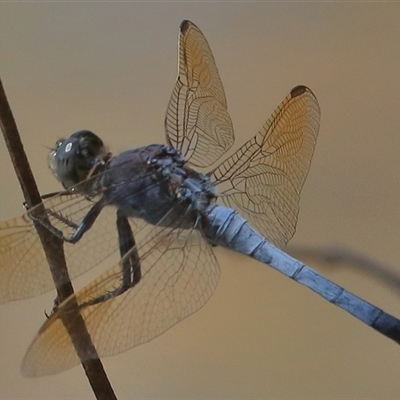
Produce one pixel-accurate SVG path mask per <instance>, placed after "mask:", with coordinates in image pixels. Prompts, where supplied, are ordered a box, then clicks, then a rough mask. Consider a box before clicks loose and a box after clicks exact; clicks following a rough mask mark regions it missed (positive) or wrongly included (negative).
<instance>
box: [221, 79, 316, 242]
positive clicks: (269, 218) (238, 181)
mask: <svg viewBox="0 0 400 400" xmlns="http://www.w3.org/2000/svg"><path fill="white" fill-rule="evenodd" d="M319 122H320V108H319V105H318V101H317V99H316V97H315V96H314V94H313V93H312V91H311V90H310V89H308V88H307V87H305V86H297V87H295V88H294V89H292V91H291V92H290V93H289V95H288V96H286V97H285V98H284V99H283V101H282V102H281V103H280V104H279V105H278V107H277V108H276V109H275V111H274V112H273V113H272V115H271V116H270V117H269V119H268V120H267V122H266V123H265V125H264V126H263V128H262V129H261V130H260V132H259V133H258V135H257V136H255V137H254V138H253V139H252V140H250V141H249V142H247V143H246V144H245V145H244V146H243V147H242V148H241V149H239V150H238V151H237V152H236V153H235V154H233V155H232V156H231V157H229V158H228V159H227V160H226V161H225V162H223V163H222V164H221V165H220V166H219V167H218V168H217V169H216V170H215V171H214V172H213V177H214V179H215V180H216V185H217V190H218V192H219V194H220V195H221V197H220V200H222V202H223V203H224V204H225V205H226V206H228V207H232V208H234V209H236V210H238V211H239V212H240V213H241V214H242V215H243V217H245V218H246V219H248V220H249V222H250V223H251V224H252V225H253V226H254V227H255V228H256V229H257V230H258V231H259V232H260V233H261V234H263V235H264V236H265V237H266V238H267V239H268V240H269V241H271V242H272V243H274V244H275V245H277V246H279V247H284V246H285V245H286V243H287V242H288V241H289V240H290V239H291V237H292V236H293V234H294V232H295V228H296V222H297V217H298V213H299V201H300V191H301V188H302V186H303V184H304V181H305V178H306V176H307V173H308V170H309V168H310V163H311V159H312V156H313V153H314V147H315V143H316V139H317V135H318V131H319Z"/></svg>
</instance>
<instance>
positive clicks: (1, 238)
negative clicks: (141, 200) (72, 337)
mask: <svg viewBox="0 0 400 400" xmlns="http://www.w3.org/2000/svg"><path fill="white" fill-rule="evenodd" d="M121 174H123V170H122V169H121ZM87 182H88V181H86V182H85V184H87ZM123 183H124V182H123V181H122V182H120V184H123ZM76 188H79V186H77V187H76ZM99 197H100V196H96V197H95V198H93V199H92V200H88V199H86V198H85V197H83V196H82V195H79V194H69V195H56V196H54V197H51V198H49V199H46V200H45V201H44V202H43V204H44V210H45V211H44V214H45V216H46V217H48V218H49V220H50V222H51V224H52V225H53V226H54V227H55V228H57V229H58V230H60V231H61V232H63V234H64V236H70V235H71V234H72V232H73V231H74V229H73V227H72V226H71V225H73V224H75V225H79V223H80V222H81V221H82V219H83V218H84V217H85V215H86V214H87V212H88V211H89V210H90V208H91V207H92V206H93V205H94V202H95V201H96V200H98V198H99ZM34 212H35V209H34V208H33V209H31V210H29V211H28V213H26V214H25V215H22V216H20V217H17V218H13V219H10V220H8V221H3V222H0V304H1V303H5V302H8V301H11V300H19V299H24V298H28V297H32V296H35V295H39V294H41V293H45V292H46V291H49V290H51V289H53V288H54V283H53V279H52V276H51V273H50V270H49V266H48V263H47V260H46V256H45V253H44V251H43V248H42V245H41V243H40V240H39V237H38V236H37V233H36V230H35V227H34V225H33V222H32V220H31V218H30V217H29V215H32V214H33V213H34ZM40 216H41V215H38V217H40ZM56 216H58V217H56ZM60 216H61V217H63V218H65V219H64V220H63V219H60V218H59V217H60ZM115 221H116V216H115V209H114V208H113V207H105V208H104V209H103V210H102V212H101V213H100V215H99V216H98V218H97V219H96V221H95V226H94V227H93V228H92V229H89V230H88V231H87V232H86V233H85V234H84V235H83V237H82V239H81V240H80V241H79V242H77V243H76V244H70V243H64V251H65V255H66V259H67V265H68V271H69V274H70V278H71V279H73V278H75V277H77V276H78V275H80V274H82V273H83V272H85V271H88V270H89V269H91V268H93V267H94V266H96V265H98V264H100V263H102V262H103V261H105V260H107V261H109V262H111V260H112V262H115V261H117V260H118V254H114V253H116V250H118V235H117V230H116V226H115ZM132 223H133V224H134V225H135V228H134V229H135V231H139V230H141V229H142V227H143V226H144V224H145V223H144V221H141V220H138V219H134V220H132Z"/></svg>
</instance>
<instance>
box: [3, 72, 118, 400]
mask: <svg viewBox="0 0 400 400" xmlns="http://www.w3.org/2000/svg"><path fill="white" fill-rule="evenodd" d="M0 126H1V130H2V132H3V135H4V140H5V142H6V145H7V148H8V151H9V153H10V157H11V160H12V162H13V165H14V169H15V172H16V174H17V177H18V180H19V182H20V185H21V189H22V192H23V194H24V197H25V201H26V204H27V206H28V207H29V208H32V207H34V206H35V205H38V204H40V203H41V201H42V200H41V197H40V194H39V191H38V189H37V186H36V182H35V180H34V177H33V174H32V171H31V169H30V166H29V163H28V159H27V157H26V154H25V152H24V148H23V146H22V142H21V139H20V136H19V133H18V129H17V125H16V123H15V120H14V117H13V114H12V111H11V108H10V105H9V103H8V101H7V97H6V94H5V92H4V88H3V84H2V82H1V80H0ZM34 224H35V227H36V230H37V233H38V235H39V237H40V240H41V242H42V246H43V249H44V251H45V254H46V258H47V261H48V263H49V266H50V271H51V274H52V276H53V280H54V284H55V287H56V289H57V293H58V298H59V299H60V301H63V300H65V299H66V298H67V297H69V296H70V295H72V294H73V293H74V291H73V287H72V284H71V280H70V279H69V275H68V269H67V265H66V262H65V256H64V249H63V242H62V240H61V239H59V238H57V237H56V236H55V235H53V234H51V233H50V232H49V231H48V230H47V229H46V228H45V227H44V226H43V225H41V224H39V223H35V222H34ZM71 321H73V322H72V323H71ZM63 324H64V326H65V327H66V329H67V330H68V333H69V335H70V337H71V340H72V342H73V344H74V347H75V350H76V352H77V354H78V356H79V355H80V354H84V353H85V354H87V353H88V350H89V351H90V353H91V354H92V355H93V356H94V357H95V358H94V359H92V360H88V361H82V366H83V368H84V370H85V372H86V376H87V377H88V380H89V382H90V385H91V387H92V389H93V392H94V394H95V396H96V398H97V399H116V396H115V394H114V391H113V388H112V386H111V383H110V381H109V380H108V377H107V375H106V373H105V371H104V368H103V365H102V363H101V361H100V359H99V358H98V355H97V352H96V349H95V347H94V345H93V343H92V340H91V338H90V334H89V332H88V331H87V328H86V325H85V322H84V320H83V318H82V317H81V315H80V314H79V311H78V310H77V308H76V313H75V315H74V314H72V315H70V317H69V318H68V321H67V320H64V319H63Z"/></svg>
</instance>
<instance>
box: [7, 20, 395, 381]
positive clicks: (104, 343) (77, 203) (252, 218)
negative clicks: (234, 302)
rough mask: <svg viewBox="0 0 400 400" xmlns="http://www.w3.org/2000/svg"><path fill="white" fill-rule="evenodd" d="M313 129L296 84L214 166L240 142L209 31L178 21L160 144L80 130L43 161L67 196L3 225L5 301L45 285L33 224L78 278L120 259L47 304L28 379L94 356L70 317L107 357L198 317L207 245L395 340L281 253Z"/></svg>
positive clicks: (214, 270) (310, 105) (210, 275)
mask: <svg viewBox="0 0 400 400" xmlns="http://www.w3.org/2000/svg"><path fill="white" fill-rule="evenodd" d="M319 124H320V108H319V105H318V101H317V99H316V97H315V95H314V94H313V92H312V91H311V90H310V89H309V88H307V87H306V86H297V87H295V88H293V89H292V90H291V91H290V93H289V94H288V95H287V96H286V97H285V98H284V99H283V100H282V101H281V103H280V104H279V105H278V106H277V108H276V109H275V110H274V112H273V113H272V114H271V116H270V117H269V118H268V120H267V121H266V123H265V124H264V125H263V127H262V128H261V129H260V131H259V132H258V134H257V135H256V136H255V137H254V138H252V139H251V140H249V141H248V142H247V143H245V144H244V145H243V146H242V147H241V148H239V150H237V151H236V152H235V153H233V154H232V155H231V156H229V157H227V158H226V159H225V160H224V161H222V162H221V158H222V157H223V156H224V155H225V154H226V153H227V152H228V151H229V149H230V148H231V146H232V145H233V143H234V134H233V127H232V122H231V118H230V116H229V113H228V110H227V102H226V98H225V93H224V89H223V86H222V83H221V79H220V77H219V74H218V70H217V67H216V64H215V60H214V57H213V55H212V52H211V50H210V47H209V45H208V43H207V40H206V39H205V37H204V35H203V34H202V32H201V31H200V29H199V28H198V27H197V26H196V25H194V24H193V23H192V22H190V21H183V22H182V24H181V26H180V30H179V45H178V77H177V80H176V83H175V86H174V89H173V92H172V95H171V98H170V101H169V104H168V107H167V112H166V117H165V134H166V144H153V145H149V146H145V147H141V148H136V149H132V150H128V151H126V152H123V153H121V154H119V155H117V156H112V154H111V153H110V152H109V151H108V149H107V148H106V147H105V146H104V144H103V141H102V140H101V139H100V138H99V137H98V136H97V135H95V134H94V133H93V132H90V131H79V132H76V133H74V134H73V135H72V136H71V137H70V138H68V139H66V140H60V141H58V142H57V144H56V146H55V148H54V149H52V150H51V151H50V153H49V158H48V162H49V166H50V168H51V170H52V171H53V173H54V175H55V176H56V178H57V179H58V180H59V181H60V182H61V184H62V185H63V187H64V189H65V190H64V191H62V192H60V193H59V194H57V195H54V196H47V198H46V199H45V200H44V202H43V205H42V206H40V207H41V208H33V209H31V210H28V212H27V213H26V214H25V215H23V216H22V217H18V218H14V219H12V220H9V221H5V222H2V223H1V224H0V301H1V302H7V301H10V300H16V299H22V298H28V297H31V296H34V295H38V294H40V293H43V292H45V291H48V290H51V288H52V287H53V282H52V278H51V275H50V273H49V271H48V270H47V268H46V259H45V255H44V252H43V250H42V249H41V246H40V241H39V240H38V238H37V236H36V233H35V230H34V227H33V222H32V220H35V221H38V222H40V223H42V224H43V225H44V226H46V228H48V229H49V230H50V231H51V232H52V233H53V234H55V235H57V236H58V237H60V238H62V239H63V240H64V250H65V254H66V257H67V262H68V268H69V272H70V275H71V277H72V278H75V277H76V276H78V275H80V274H82V273H83V272H85V271H87V270H89V269H90V268H92V267H94V266H98V265H99V264H102V265H104V264H105V265H109V263H111V262H112V260H113V257H114V258H115V257H116V258H117V259H116V260H114V262H113V263H112V265H113V266H112V267H111V268H107V269H106V270H105V271H104V272H103V273H101V274H100V275H99V276H98V278H96V279H95V280H93V281H92V282H90V283H89V284H87V285H86V286H84V287H83V288H82V289H81V290H79V291H78V292H77V293H76V294H75V295H73V296H71V297H70V298H69V299H67V300H65V301H64V302H62V303H61V304H59V305H57V306H56V307H55V309H54V312H53V313H52V315H51V316H50V317H49V318H48V319H47V320H46V321H45V323H44V324H43V326H42V327H41V329H40V330H39V332H38V334H37V336H36V337H35V339H34V341H33V342H32V344H31V346H30V347H29V349H28V351H27V353H26V355H25V357H24V360H23V364H22V372H23V374H24V375H27V376H40V375H46V374H54V373H57V372H61V371H63V370H66V369H68V368H71V367H73V366H75V365H77V364H78V363H79V362H80V358H81V359H83V360H88V359H91V358H93V357H94V355H93V353H92V352H91V351H90V350H88V351H87V353H85V351H83V353H82V354H80V358H79V357H78V356H77V354H76V352H75V349H74V345H73V344H72V341H71V338H70V336H69V333H68V329H67V327H66V322H65V321H68V318H69V319H71V318H72V319H73V318H74V315H76V314H74V313H73V310H76V309H78V311H79V315H80V316H81V317H82V318H83V320H84V321H85V324H86V327H87V329H88V332H89V333H90V336H91V339H92V341H93V344H94V346H95V348H96V350H97V353H98V354H99V355H100V356H101V357H104V356H110V355H114V354H118V353H120V352H123V351H126V350H128V349H130V348H132V347H134V346H137V345H139V344H142V343H145V342H147V341H149V340H151V339H153V338H155V337H157V336H159V335H161V334H162V333H163V332H165V331H166V330H167V329H169V328H170V327H172V326H173V325H174V324H176V323H177V322H179V321H181V320H182V319H184V318H186V317H188V316H189V315H191V314H193V313H194V312H196V311H198V310H199V309H200V308H201V307H202V306H204V305H205V303H206V302H207V300H208V299H209V298H210V296H211V295H212V293H213V292H214V290H215V288H216V286H217V283H218V279H219V275H220V269H219V266H218V262H217V260H216V258H215V256H214V254H213V251H212V246H222V247H225V248H227V249H231V250H233V251H236V252H239V253H242V254H245V255H247V256H249V257H252V258H254V259H256V260H259V261H261V262H263V263H265V264H268V265H269V266H271V267H272V268H274V269H276V270H279V271H280V272H282V273H283V274H285V275H287V276H288V277H290V278H291V279H293V280H295V281H297V282H299V283H301V284H303V285H305V286H307V287H309V288H310V289H312V290H313V291H315V292H316V293H318V294H319V295H321V296H322V297H324V298H325V299H326V300H328V301H330V302H331V303H333V304H335V305H337V306H339V307H341V308H343V309H344V310H346V311H348V312H350V313H351V314H352V315H354V316H355V317H357V318H359V319H360V320H361V321H363V322H364V323H366V324H367V325H369V326H372V327H373V328H374V329H376V330H377V331H379V332H380V333H382V334H384V335H386V336H388V337H390V338H391V339H394V340H395V341H397V342H398V343H399V342H400V333H399V332H400V321H398V320H397V319H396V318H394V317H392V316H390V315H388V314H386V313H385V312H383V311H382V310H380V309H378V308H377V307H375V306H373V305H371V304H369V303H367V302H365V301H363V300H361V299H359V298H358V297H356V296H355V295H353V294H351V293H349V292H348V291H346V290H344V289H343V288H341V287H340V286H338V285H336V284H334V283H332V282H330V281H329V280H327V279H325V278H324V277H322V276H321V275H319V274H318V273H317V272H315V271H313V270H312V269H310V268H309V267H307V266H306V265H304V264H303V263H301V262H299V261H297V260H295V259H293V258H292V257H290V256H289V255H287V254H286V253H284V252H283V251H282V250H280V249H281V248H283V247H284V246H285V245H286V244H287V242H288V241H289V240H290V239H291V237H292V236H293V234H294V232H295V227H296V222H297V218H298V213H299V198H300V192H301V189H302V187H303V184H304V181H305V179H306V176H307V173H308V170H309V167H310V163H311V159H312V156H313V153H314V148H315V143H316V139H317V135H318V131H319ZM114 224H116V225H114ZM116 254H118V255H117V256H115V255H116Z"/></svg>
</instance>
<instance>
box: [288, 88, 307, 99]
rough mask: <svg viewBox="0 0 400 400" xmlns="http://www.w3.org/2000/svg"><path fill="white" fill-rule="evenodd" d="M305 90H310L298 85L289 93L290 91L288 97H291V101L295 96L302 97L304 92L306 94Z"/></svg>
mask: <svg viewBox="0 0 400 400" xmlns="http://www.w3.org/2000/svg"><path fill="white" fill-rule="evenodd" d="M307 90H310V89H309V88H308V87H307V86H304V85H298V86H295V87H294V88H293V89H292V90H291V91H290V95H291V96H292V99H294V98H295V97H297V96H300V95H302V94H303V93H304V92H306V91H307Z"/></svg>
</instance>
